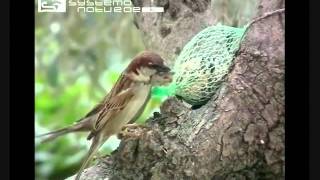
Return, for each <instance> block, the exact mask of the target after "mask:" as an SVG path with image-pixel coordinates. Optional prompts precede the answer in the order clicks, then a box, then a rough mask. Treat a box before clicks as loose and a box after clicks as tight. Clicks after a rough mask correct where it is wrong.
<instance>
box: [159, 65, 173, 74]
mask: <svg viewBox="0 0 320 180" xmlns="http://www.w3.org/2000/svg"><path fill="white" fill-rule="evenodd" d="M157 70H158V72H165V73H167V72H170V71H171V69H170V68H168V67H167V66H159V67H158V68H157Z"/></svg>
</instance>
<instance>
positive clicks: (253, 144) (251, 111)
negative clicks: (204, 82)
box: [82, 0, 284, 180]
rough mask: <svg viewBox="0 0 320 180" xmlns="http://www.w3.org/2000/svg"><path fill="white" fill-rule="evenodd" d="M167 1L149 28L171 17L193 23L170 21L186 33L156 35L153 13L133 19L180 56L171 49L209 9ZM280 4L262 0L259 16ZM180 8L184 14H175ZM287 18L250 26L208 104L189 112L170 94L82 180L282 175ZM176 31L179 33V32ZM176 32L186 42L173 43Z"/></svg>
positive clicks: (159, 47) (152, 44)
mask: <svg viewBox="0 0 320 180" xmlns="http://www.w3.org/2000/svg"><path fill="white" fill-rule="evenodd" d="M137 2H140V3H142V4H143V3H144V1H137ZM137 2H136V3H137ZM186 2H187V3H186ZM164 3H169V5H167V4H165V5H166V7H167V9H166V12H165V13H164V14H163V17H162V18H163V19H162V20H159V19H158V20H156V21H155V22H156V24H157V25H155V26H152V27H149V30H150V33H152V32H154V31H155V30H156V29H157V30H159V29H161V28H163V27H164V26H163V25H164V24H166V23H164V22H166V21H170V19H171V20H172V19H174V18H176V19H177V18H181V19H180V22H185V23H187V22H188V23H187V24H184V25H179V23H178V22H177V21H176V22H175V23H174V24H171V26H175V27H177V29H179V31H180V30H181V32H179V31H177V32H173V33H171V34H170V35H167V36H164V37H163V36H161V35H160V34H161V31H160V33H159V34H155V36H154V37H151V35H150V34H148V33H147V29H148V28H147V27H146V24H148V23H146V24H145V21H149V20H150V19H153V18H154V17H152V16H151V15H150V17H149V14H148V16H145V15H139V16H140V17H137V19H136V23H137V25H138V26H139V28H140V30H141V31H142V32H143V34H144V36H145V40H146V41H148V42H146V43H147V44H148V46H147V47H149V48H150V49H152V50H154V51H158V52H159V51H160V52H162V53H163V54H162V55H167V56H168V57H173V56H175V55H176V54H178V53H175V52H174V49H175V48H173V47H176V46H177V47H180V48H181V47H182V44H184V43H185V42H187V41H188V40H190V38H191V37H192V36H193V35H194V34H195V32H196V31H197V30H199V29H200V27H199V26H200V24H204V23H203V22H202V23H199V21H208V20H207V18H208V15H209V14H210V12H209V11H207V10H206V9H205V8H204V7H206V6H205V3H207V1H199V2H198V3H195V4H193V5H192V2H191V1H173V0H172V1H164ZM188 3H189V4H188ZM177 4H179V6H178V5H177ZM182 4H183V5H182ZM283 6H284V2H283V1H280V0H262V1H261V2H260V6H259V8H260V10H259V12H258V14H265V13H266V12H270V11H272V10H276V9H280V8H283ZM181 7H188V8H189V11H190V12H193V16H190V17H189V16H182V14H184V15H186V14H185V13H186V12H185V11H183V12H181V9H183V8H181ZM175 8H180V9H179V10H177V13H182V14H179V15H177V14H176V15H175V16H174V15H170V12H171V14H172V12H174V9H175ZM169 11H170V12H169ZM191 14H192V13H191ZM198 18H200V19H199V21H193V22H189V21H190V19H191V20H195V19H198ZM211 20H212V19H210V20H209V21H211ZM283 21H284V15H283V14H279V15H278V16H276V15H275V16H270V17H269V18H265V19H261V20H260V21H257V22H256V23H254V24H252V26H251V27H250V28H249V30H248V32H247V35H246V37H245V39H244V40H243V43H242V45H241V48H240V50H239V52H238V53H237V56H236V58H235V59H234V66H233V68H232V70H231V72H230V73H229V75H228V77H227V80H226V81H225V82H224V83H223V84H222V85H221V88H220V90H219V92H218V93H217V94H216V95H215V96H214V97H213V98H212V99H211V100H210V101H209V102H208V103H207V104H205V105H204V106H202V107H200V108H199V109H195V110H191V109H189V108H188V107H186V106H185V105H184V104H183V103H182V102H181V101H180V100H178V99H176V98H175V97H172V98H169V99H167V100H166V101H165V102H164V103H163V104H162V106H161V113H160V114H159V113H156V114H154V116H153V117H151V118H150V119H149V120H148V121H147V127H149V128H148V129H147V130H141V136H140V137H139V138H137V139H128V140H124V141H122V142H121V144H120V146H119V148H118V149H117V150H116V151H115V152H113V153H112V155H111V156H110V157H108V158H106V159H105V162H103V161H101V162H99V163H98V165H96V166H93V167H91V168H89V169H88V170H87V171H86V172H84V173H83V177H82V179H91V180H92V179H104V178H109V179H135V180H140V179H141V180H143V179H152V180H157V179H204V180H206V179H208V180H209V179H210V180H212V179H214V180H215V179H240V180H241V179H283V178H284V26H283V24H284V22H283ZM149 25H150V24H149ZM191 27H192V28H193V30H190V29H189V30H188V28H191ZM171 28H172V27H171ZM195 29H196V30H195ZM178 32H179V33H178ZM177 34H180V35H179V36H180V37H174V36H175V35H177ZM177 38H181V39H183V40H181V42H180V41H179V43H176V42H178V41H177ZM164 44H165V45H166V47H163V46H164Z"/></svg>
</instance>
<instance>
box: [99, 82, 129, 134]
mask: <svg viewBox="0 0 320 180" xmlns="http://www.w3.org/2000/svg"><path fill="white" fill-rule="evenodd" d="M133 96H134V92H133V89H132V88H128V89H126V90H123V91H122V92H120V93H118V94H117V95H115V96H113V97H111V98H110V99H109V101H108V102H107V103H105V105H104V106H103V108H102V109H101V111H100V112H99V116H98V118H97V120H96V122H95V125H94V129H95V131H99V130H100V129H101V128H102V127H104V125H105V124H106V123H107V122H108V120H110V119H111V118H113V117H114V116H115V115H116V114H117V113H119V111H121V110H122V109H123V108H124V107H126V105H127V104H128V102H129V101H130V100H131V98H132V97H133Z"/></svg>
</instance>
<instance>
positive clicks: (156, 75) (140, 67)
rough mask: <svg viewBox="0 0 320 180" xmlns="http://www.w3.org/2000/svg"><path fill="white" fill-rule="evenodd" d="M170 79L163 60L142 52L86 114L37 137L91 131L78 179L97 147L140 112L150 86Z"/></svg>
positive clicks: (170, 74)
mask: <svg viewBox="0 0 320 180" xmlns="http://www.w3.org/2000/svg"><path fill="white" fill-rule="evenodd" d="M171 81H172V72H170V68H168V67H167V66H166V65H165V64H164V61H163V59H162V58H161V57H160V56H159V55H157V54H156V53H153V52H150V51H145V52H142V53H141V54H139V55H137V56H136V57H135V58H134V59H133V61H132V62H131V63H130V64H129V65H128V67H127V68H126V69H125V70H124V72H123V73H122V74H121V75H120V77H119V79H118V80H117V82H116V84H115V85H114V86H113V88H112V89H111V91H110V92H109V93H108V94H107V95H106V96H105V98H104V99H103V100H102V101H101V102H100V103H99V104H98V105H96V106H95V107H94V108H93V109H92V110H91V111H90V112H89V113H88V114H87V115H85V116H84V117H83V118H82V119H80V120H79V121H77V122H76V123H75V124H74V125H72V126H70V127H67V128H63V129H60V130H57V131H54V132H50V133H46V134H43V135H40V136H48V137H47V138H46V139H45V141H48V140H52V139H55V138H57V137H59V136H61V135H64V134H67V133H70V132H77V131H90V134H89V135H88V137H87V139H88V140H91V139H92V144H91V147H90V150H89V152H88V155H87V157H86V159H85V161H84V162H83V164H82V166H81V168H80V170H79V172H78V174H77V176H76V180H78V179H79V178H80V175H81V173H82V171H83V170H84V169H85V168H86V167H87V165H88V164H89V163H90V161H91V159H92V158H93V156H94V154H95V153H96V151H97V150H98V149H99V148H100V146H101V145H102V144H103V143H104V142H105V141H106V140H107V139H108V138H109V137H110V136H111V135H114V134H118V133H120V131H121V130H122V128H123V127H125V126H126V125H127V124H131V123H133V122H134V121H135V120H136V119H137V118H138V117H139V116H140V115H141V113H142V112H143V110H144V108H145V106H146V104H147V102H148V100H149V99H150V93H151V87H152V86H161V85H167V84H169V83H170V82H171Z"/></svg>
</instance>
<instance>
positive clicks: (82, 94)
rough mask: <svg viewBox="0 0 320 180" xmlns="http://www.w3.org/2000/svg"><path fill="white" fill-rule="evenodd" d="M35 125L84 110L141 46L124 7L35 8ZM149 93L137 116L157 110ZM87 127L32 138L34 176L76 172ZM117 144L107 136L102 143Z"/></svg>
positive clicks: (44, 128)
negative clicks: (42, 139)
mask: <svg viewBox="0 0 320 180" xmlns="http://www.w3.org/2000/svg"><path fill="white" fill-rule="evenodd" d="M35 16H36V27H35V42H36V45H35V70H36V72H35V109H36V111H35V117H36V119H35V131H36V134H42V133H46V132H48V131H51V130H55V129H57V128H61V127H64V126H67V125H70V124H72V123H73V122H74V121H76V120H78V119H79V118H81V117H82V116H84V115H85V114H86V113H87V112H88V111H89V110H90V109H91V108H93V107H94V105H95V103H97V102H99V101H100V100H101V99H102V98H103V97H104V96H105V95H106V93H107V92H108V91H109V90H110V89H111V88H112V85H113V84H114V82H115V81H116V80H117V78H118V76H119V74H120V73H121V72H122V71H123V70H124V68H125V67H126V66H127V64H128V63H129V62H130V60H131V58H132V57H133V56H135V55H136V54H137V53H139V52H140V51H142V50H143V49H144V45H143V43H142V40H141V37H140V34H139V31H138V30H137V29H136V27H135V26H134V25H133V23H132V20H133V17H132V14H127V13H114V14H112V13H93V14H83V13H80V14H79V13H77V12H76V11H75V10H72V9H69V10H68V11H67V13H37V12H36V13H35ZM162 100H163V96H153V97H152V99H151V101H150V102H149V104H148V105H147V107H146V109H145V111H144V113H143V115H142V116H141V117H140V118H139V120H138V122H139V123H143V122H144V120H146V119H147V118H148V117H149V116H150V114H151V113H152V112H153V111H158V108H159V104H160V102H161V101H162ZM86 135H87V133H78V134H68V135H66V136H64V137H61V138H58V139H56V140H54V141H51V142H48V143H46V144H40V142H39V140H40V139H36V147H35V149H36V153H35V160H36V179H38V180H45V179H46V180H47V179H57V180H58V179H64V178H66V177H68V176H70V175H72V174H73V173H76V172H77V170H78V168H79V167H80V165H81V163H82V160H83V158H84V157H85V154H86V153H87V151H88V149H89V146H90V142H89V141H87V140H86V139H85V138H86ZM118 144H119V140H118V139H117V138H116V137H112V138H110V139H109V140H108V141H107V142H106V143H105V144H104V146H103V147H102V148H101V149H100V155H106V154H109V153H110V152H111V151H112V150H114V149H115V148H116V147H117V146H118Z"/></svg>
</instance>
